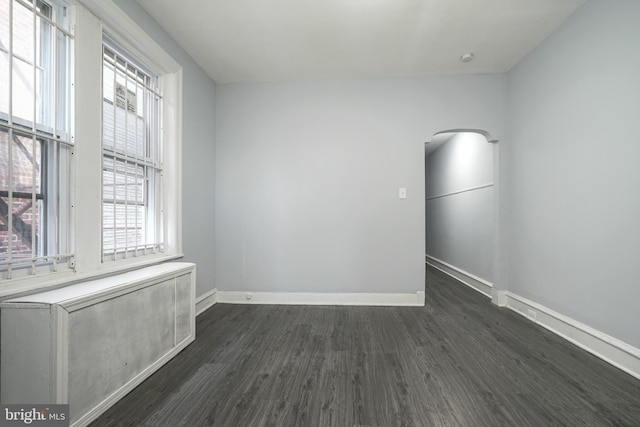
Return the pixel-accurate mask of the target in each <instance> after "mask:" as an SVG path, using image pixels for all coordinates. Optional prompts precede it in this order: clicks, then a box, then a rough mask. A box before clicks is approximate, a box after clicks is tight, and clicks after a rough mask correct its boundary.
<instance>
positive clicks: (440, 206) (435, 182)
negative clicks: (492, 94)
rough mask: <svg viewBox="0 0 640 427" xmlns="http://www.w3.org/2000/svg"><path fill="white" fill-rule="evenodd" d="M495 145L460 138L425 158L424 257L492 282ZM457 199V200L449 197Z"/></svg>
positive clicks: (472, 136)
mask: <svg viewBox="0 0 640 427" xmlns="http://www.w3.org/2000/svg"><path fill="white" fill-rule="evenodd" d="M493 147H494V146H493V145H492V144H489V143H488V142H487V140H486V138H485V137H484V136H482V135H479V134H472V133H459V134H457V135H455V136H453V137H452V138H451V139H450V140H449V141H447V142H446V143H445V144H444V145H443V146H441V147H440V148H438V149H437V150H435V151H433V152H432V153H431V154H430V155H429V156H428V157H427V166H426V167H427V173H426V187H427V189H426V199H427V200H426V215H427V222H426V224H427V255H429V256H432V257H435V258H437V259H438V260H440V261H444V262H446V263H448V264H451V265H452V266H454V267H457V268H459V269H462V270H464V271H465V272H467V273H471V274H473V275H475V276H477V277H480V278H482V279H485V280H487V281H489V282H491V281H492V280H493V250H494V230H493V209H494V206H493V205H494V200H493V192H494V189H493V186H491V187H484V188H477V189H474V190H471V191H464V192H460V191H462V190H468V189H471V188H474V187H479V186H484V185H487V184H493ZM451 193H455V194H451Z"/></svg>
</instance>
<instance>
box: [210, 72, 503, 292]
mask: <svg viewBox="0 0 640 427" xmlns="http://www.w3.org/2000/svg"><path fill="white" fill-rule="evenodd" d="M505 88H506V77H505V76H503V75H492V76H457V77H434V78H426V79H402V80H400V79H398V80H395V79H388V80H365V81H326V82H308V83H302V82H300V83H282V84H275V83H274V84H234V85H219V86H218V89H217V107H216V120H217V121H216V192H215V194H216V253H217V257H216V285H217V288H218V289H220V290H237V291H243V290H250V291H272V292H276V291H281V292H399V293H414V292H416V291H421V290H424V254H425V239H424V236H425V225H424V222H425V221H424V218H425V209H424V203H425V202H424V199H425V188H424V142H425V141H426V140H428V139H430V138H431V136H432V135H433V133H435V132H437V131H440V130H443V129H451V128H459V127H477V128H481V129H487V130H490V131H491V132H496V134H499V133H500V131H501V130H502V126H503V123H502V118H503V107H504V105H503V104H504V101H505V99H506V91H505ZM398 187H406V188H407V192H408V198H407V199H404V200H400V199H398ZM427 297H428V296H427Z"/></svg>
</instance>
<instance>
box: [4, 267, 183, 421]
mask: <svg viewBox="0 0 640 427" xmlns="http://www.w3.org/2000/svg"><path fill="white" fill-rule="evenodd" d="M0 309H1V310H2V313H1V314H2V322H1V327H2V333H1V337H2V354H1V360H0V369H1V373H0V374H1V376H2V385H1V388H0V401H1V402H2V403H33V404H40V403H69V405H70V418H71V425H87V424H88V423H90V422H91V421H92V420H94V419H95V418H96V417H97V416H99V415H100V414H101V413H102V412H104V411H105V410H106V409H107V408H109V407H110V406H111V405H113V404H114V403H115V402H117V401H118V400H119V399H120V398H121V397H122V396H124V395H125V394H126V393H128V392H129V391H130V390H131V389H133V388H134V387H135V386H136V385H138V384H139V383H140V382H142V381H143V380H144V379H145V378H147V377H148V376H149V375H151V374H152V373H153V372H154V371H155V370H157V369H158V368H159V367H160V366H162V365H163V364H164V363H166V362H167V361H169V360H170V359H171V358H172V357H173V356H175V355H176V354H177V353H178V352H180V350H182V349H183V348H184V347H186V346H187V345H188V344H189V343H191V342H192V341H193V340H194V339H195V265H194V264H191V263H166V264H160V265H156V266H152V267H147V268H143V269H140V270H136V271H131V272H127V273H123V274H119V275H115V276H111V277H107V278H102V279H97V280H92V281H88V282H84V283H80V284H75V285H71V286H68V287H65V288H62V289H57V290H54V291H49V292H42V293H39V294H34V295H30V296H26V297H21V298H15V299H11V300H7V301H4V302H3V303H2V304H0Z"/></svg>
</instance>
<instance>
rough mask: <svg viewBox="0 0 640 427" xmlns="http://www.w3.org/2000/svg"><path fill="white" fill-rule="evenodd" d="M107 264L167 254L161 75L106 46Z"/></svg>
mask: <svg viewBox="0 0 640 427" xmlns="http://www.w3.org/2000/svg"><path fill="white" fill-rule="evenodd" d="M102 117H103V119H102V120H103V129H102V148H103V161H102V200H103V203H102V250H103V260H105V261H108V260H114V259H120V258H128V257H133V256H140V255H146V254H151V253H158V252H162V251H163V233H162V230H163V212H162V132H161V130H162V95H161V93H160V89H159V87H158V77H157V75H156V73H153V72H152V71H150V69H149V68H148V67H146V66H143V65H141V64H140V63H139V62H138V61H135V60H134V59H131V57H130V56H129V55H127V53H126V52H124V51H123V50H122V49H119V48H118V47H117V45H115V44H114V43H112V42H110V41H108V40H105V43H104V45H103V114H102Z"/></svg>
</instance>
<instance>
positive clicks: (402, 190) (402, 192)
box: [398, 187, 407, 199]
mask: <svg viewBox="0 0 640 427" xmlns="http://www.w3.org/2000/svg"><path fill="white" fill-rule="evenodd" d="M398 197H399V198H401V199H406V198H407V188H406V187H400V188H398Z"/></svg>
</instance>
